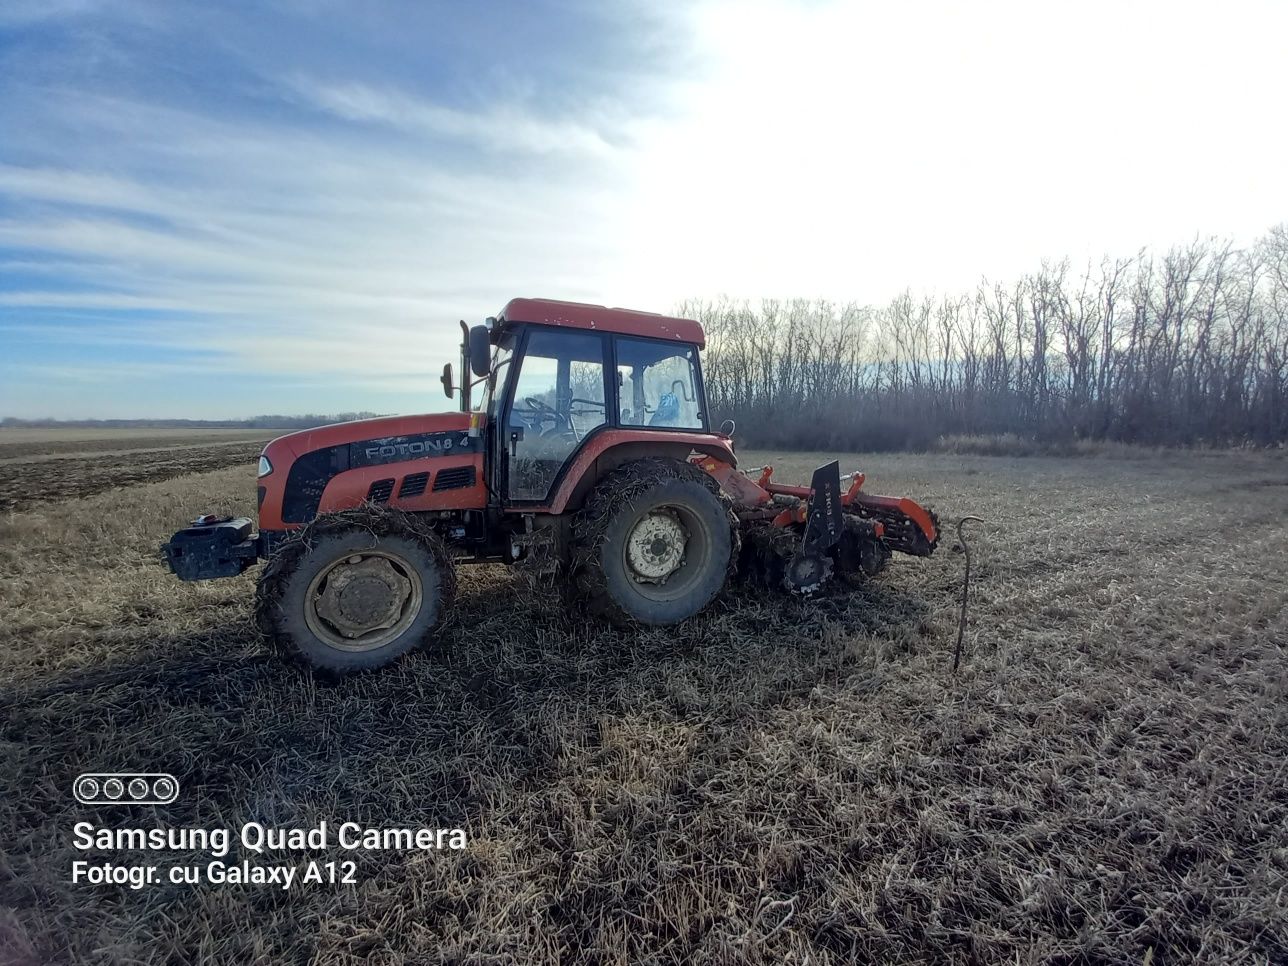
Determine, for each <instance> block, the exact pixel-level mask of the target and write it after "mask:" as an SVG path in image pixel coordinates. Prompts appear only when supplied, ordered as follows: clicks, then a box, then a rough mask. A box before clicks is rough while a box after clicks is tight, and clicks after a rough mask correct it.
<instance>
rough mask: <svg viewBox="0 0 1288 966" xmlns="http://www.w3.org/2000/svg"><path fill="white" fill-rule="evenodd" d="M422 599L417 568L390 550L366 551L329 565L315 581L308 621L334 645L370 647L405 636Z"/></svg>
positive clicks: (306, 605)
mask: <svg viewBox="0 0 1288 966" xmlns="http://www.w3.org/2000/svg"><path fill="white" fill-rule="evenodd" d="M423 602H424V589H423V586H422V584H421V579H420V574H419V573H417V571H416V568H415V567H413V566H412V565H411V564H410V563H408V562H407V561H406V560H405V559H404V558H403V557H400V556H399V555H398V554H395V553H390V552H389V551H386V550H361V551H356V552H354V553H348V554H345V555H344V556H343V557H340V558H339V559H337V560H335V561H332V562H331V563H329V564H327V566H325V567H323V568H322V570H320V571H319V572H318V574H317V576H315V577H314V578H313V580H312V581H310V583H309V588H308V592H307V593H306V594H305V596H304V621H305V623H306V624H307V625H308V627H309V630H311V631H312V632H313V633H314V634H316V635H317V636H318V638H320V639H321V640H322V641H324V642H326V643H327V644H328V645H330V646H331V647H334V648H337V649H339V650H342V651H371V650H375V649H376V648H379V647H384V646H385V645H386V644H389V643H392V642H393V641H395V640H397V639H398V638H399V637H401V636H402V635H403V633H404V632H406V630H407V628H409V627H410V626H411V625H412V623H413V622H415V620H416V618H417V616H419V614H420V609H421V606H422V605H423Z"/></svg>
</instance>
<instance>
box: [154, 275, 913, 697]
mask: <svg viewBox="0 0 1288 966" xmlns="http://www.w3.org/2000/svg"><path fill="white" fill-rule="evenodd" d="M461 328H462V329H463V330H464V331H465V339H464V341H463V343H462V346H461V365H462V368H463V369H464V370H465V371H466V372H472V373H473V374H474V376H475V377H476V380H475V381H474V382H471V380H470V379H469V378H468V376H467V377H466V378H464V379H463V380H462V385H461V386H459V387H454V386H453V378H452V367H451V366H450V365H448V366H445V367H444V370H443V386H444V389H445V390H446V392H447V394H448V396H449V397H451V396H452V395H454V394H455V395H457V396H458V398H459V401H460V412H458V413H442V414H436V415H428V416H391V417H384V418H380V419H367V420H360V421H357V422H350V423H340V424H337V425H333V426H323V427H321V428H319V429H311V430H306V431H304V432H299V433H292V434H290V435H289V436H283V437H281V438H279V439H275V440H273V441H272V442H271V443H269V444H268V446H266V447H265V449H264V452H263V455H262V456H260V459H259V487H258V495H259V521H258V522H259V530H258V533H255V534H252V532H251V530H252V522H251V521H250V520H249V519H247V518H244V517H243V518H238V519H215V518H213V517H209V516H207V517H200V518H198V519H197V520H196V521H195V523H194V525H193V526H191V527H189V528H187V529H185V530H181V531H179V532H178V533H176V534H175V535H174V536H173V537H172V538H171V540H170V541H169V543H167V544H166V545H165V555H166V559H167V560H168V562H169V565H170V568H171V569H172V570H173V571H174V573H175V574H176V575H177V576H178V577H180V578H181V579H183V580H204V579H209V578H212V577H224V576H232V575H235V574H239V573H241V572H242V571H243V570H245V569H246V568H247V567H249V566H251V565H252V564H253V563H254V562H255V561H257V560H260V559H262V560H265V561H267V564H266V566H265V567H264V569H263V572H262V574H261V576H260V580H259V589H258V592H257V595H256V598H257V615H258V618H259V621H260V624H261V626H262V627H263V628H264V629H265V631H266V632H267V633H268V634H269V636H270V637H271V638H272V639H274V640H275V641H277V642H278V643H279V644H280V645H281V646H282V647H283V648H284V649H285V650H286V651H287V652H288V653H290V654H293V655H294V656H296V657H298V658H299V659H301V660H303V661H304V662H305V663H306V664H308V665H310V666H312V667H315V668H319V669H324V670H327V671H332V672H348V671H358V670H364V669H368V668H374V667H378V666H381V665H384V664H387V663H389V662H390V661H392V660H394V659H395V658H397V657H399V656H400V655H402V654H404V653H406V652H407V651H408V650H410V649H411V648H413V647H415V646H416V645H417V644H420V643H421V642H423V641H425V640H426V638H427V637H428V636H429V635H430V633H431V632H432V631H433V629H434V627H435V625H436V624H437V623H438V622H439V621H440V620H441V619H442V617H443V615H444V613H445V612H446V610H447V608H448V607H449V606H450V605H451V602H452V597H453V592H454V589H455V577H454V567H455V566H456V565H457V564H459V563H463V562H480V563H509V564H515V565H517V566H518V567H520V568H523V569H525V570H527V571H528V572H529V573H531V574H534V575H536V576H537V577H538V578H541V579H542V580H544V581H546V582H548V584H549V586H551V587H554V586H562V587H564V588H566V589H569V590H571V591H572V592H573V593H574V594H575V595H576V596H577V597H579V598H581V599H583V600H585V601H586V602H587V603H588V604H589V605H590V607H591V608H592V609H593V610H595V611H598V612H600V613H602V614H604V615H606V616H607V617H609V618H610V619H612V620H615V621H619V622H625V623H629V622H638V623H641V624H655V625H657V624H674V623H676V622H677V621H682V620H684V619H685V618H687V617H692V616H693V615H694V614H696V613H698V612H699V611H700V610H702V609H703V608H704V607H706V606H707V604H709V603H710V602H711V600H712V598H714V597H715V596H716V595H717V594H718V593H720V591H721V589H722V588H723V587H724V585H725V582H726V580H727V579H728V577H729V576H730V575H731V574H735V573H737V574H738V575H740V576H741V577H743V578H745V579H748V580H751V581H755V582H758V583H760V584H762V585H764V586H768V587H772V588H775V589H782V590H786V591H789V592H793V593H798V594H811V593H813V592H815V591H816V590H818V589H819V588H820V587H821V586H822V585H823V584H824V583H825V582H826V581H827V580H828V579H829V578H830V577H831V575H832V574H833V573H835V572H840V573H843V574H845V573H863V574H869V575H871V574H875V573H877V572H878V571H879V570H881V568H882V567H883V566H884V565H885V563H886V561H887V560H888V559H889V556H890V552H891V551H892V550H898V551H901V552H903V553H909V554H914V555H917V556H928V555H929V554H930V553H931V552H933V550H934V549H935V545H936V543H937V542H938V536H939V533H938V521H937V520H936V518H935V516H934V514H932V513H930V512H928V511H926V510H924V509H922V508H921V507H920V506H918V505H917V504H916V503H914V502H912V501H911V500H907V499H897V498H892V497H881V496H869V495H867V494H865V493H863V492H862V489H861V487H862V485H863V479H864V478H863V475H862V474H857V473H856V474H851V475H849V476H848V477H842V476H841V475H840V470H839V467H838V465H837V464H836V463H835V462H832V463H829V464H827V465H826V466H823V467H820V468H819V469H818V470H817V471H816V472H815V473H814V478H813V480H812V481H811V484H810V486H808V487H805V486H784V485H780V484H777V483H774V482H773V481H772V479H771V476H772V472H773V471H772V468H771V467H763V468H757V469H755V470H747V471H742V470H740V469H739V467H738V458H737V456H736V455H735V454H734V448H733V441H732V435H733V424H732V422H726V423H725V424H724V425H723V426H721V427H720V429H719V430H715V429H713V428H712V427H711V424H710V414H709V413H708V411H707V404H706V395H705V392H704V390H703V385H702V366H701V363H700V360H699V356H698V350H699V349H701V348H703V347H704V345H705V337H704V335H703V331H702V326H701V325H699V324H698V323H697V322H694V321H691V320H689V319H678V318H669V317H666V316H662V315H653V314H651V313H645V312H632V311H627V310H624V309H608V308H604V307H603V306H599V305H582V304H578V303H573V302H559V301H552V300H545V299H514V300H513V301H511V302H510V303H509V304H508V305H506V307H505V308H504V309H503V310H502V312H501V314H500V315H499V316H497V317H496V318H495V319H488V320H487V323H486V324H484V325H476V326H474V327H472V328H467V327H466V326H465V323H463V322H462V323H461ZM480 384H481V386H482V400H481V404H480V405H479V407H478V408H477V409H475V408H474V407H473V405H472V403H471V395H472V389H473V388H474V387H476V386H479V385H480Z"/></svg>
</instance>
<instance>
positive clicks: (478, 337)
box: [470, 325, 492, 376]
mask: <svg viewBox="0 0 1288 966" xmlns="http://www.w3.org/2000/svg"><path fill="white" fill-rule="evenodd" d="M491 368H492V340H491V339H490V338H489V337H488V331H487V326H486V325H475V326H471V327H470V370H471V371H472V372H473V373H474V375H476V376H486V375H487V374H488V372H490V371H491Z"/></svg>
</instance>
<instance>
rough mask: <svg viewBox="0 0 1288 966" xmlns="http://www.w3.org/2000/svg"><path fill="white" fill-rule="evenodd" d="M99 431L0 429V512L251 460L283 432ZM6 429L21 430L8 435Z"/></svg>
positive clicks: (9, 431)
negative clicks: (88, 434) (95, 434)
mask: <svg viewBox="0 0 1288 966" xmlns="http://www.w3.org/2000/svg"><path fill="white" fill-rule="evenodd" d="M86 432H88V431H86ZM102 432H103V438H88V439H86V438H83V437H84V435H85V432H77V431H75V430H61V431H50V432H44V433H36V432H33V431H27V432H25V433H24V432H23V431H21V430H4V431H0V512H2V511H4V510H17V509H23V508H25V507H30V506H34V505H36V504H41V503H55V502H59V501H62V500H67V499H70V498H73V497H81V496H89V495H91V494H94V493H102V492H103V491H104V490H111V489H116V488H120V487H129V486H136V485H138V484H140V483H151V482H154V481H156V480H168V479H172V478H174V477H177V476H184V475H186V474H189V473H202V472H205V471H207V470H213V469H217V468H220V467H225V466H230V465H234V464H238V463H240V464H242V465H247V466H249V465H251V464H253V463H254V462H255V458H256V457H257V456H258V455H259V451H260V450H261V449H263V447H264V443H266V442H267V441H268V440H270V439H272V438H273V437H274V436H279V435H281V432H280V431H275V430H271V429H270V430H263V429H257V430H206V431H204V432H202V431H196V432H194V433H191V434H187V435H184V436H173V435H167V436H157V435H155V434H156V432H157V431H156V430H150V431H146V432H138V431H130V430H116V431H112V430H105V431H102ZM148 433H151V434H152V435H148ZM10 434H16V435H18V437H19V438H18V439H16V440H9V435H10ZM68 437H70V438H68Z"/></svg>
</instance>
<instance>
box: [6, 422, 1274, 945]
mask: <svg viewBox="0 0 1288 966" xmlns="http://www.w3.org/2000/svg"><path fill="white" fill-rule="evenodd" d="M132 445H137V446H140V448H146V447H143V446H142V445H141V444H139V443H137V442H134V443H132ZM113 448H119V447H113ZM243 448H245V451H243ZM254 448H255V447H253V446H250V445H249V444H248V443H239V444H237V445H228V446H219V447H212V448H211V449H209V450H206V451H204V453H205V455H204V456H202V457H200V458H198V457H197V456H195V455H194V454H195V453H198V452H203V451H199V450H185V451H183V452H182V454H180V455H176V456H174V457H173V458H172V459H170V460H159V461H156V462H153V461H152V460H151V458H150V456H148V455H147V454H144V455H143V456H142V457H140V459H139V461H138V463H139V464H141V465H142V467H144V468H142V469H140V470H139V471H138V472H137V473H136V474H135V475H133V476H130V477H128V478H127V476H125V475H124V473H121V474H117V473H116V471H115V470H112V471H111V472H110V473H105V472H104V471H103V470H102V469H101V468H99V469H96V470H94V471H92V472H91V471H89V470H86V471H85V472H84V473H83V474H82V475H81V476H79V477H77V478H78V479H80V480H82V481H84V482H82V484H81V485H80V487H79V488H78V487H71V486H69V487H65V488H62V489H60V490H58V492H57V494H56V495H55V496H54V497H49V498H44V497H42V498H41V499H40V500H32V501H29V502H23V499H25V498H22V499H20V498H18V497H15V496H14V493H15V492H19V493H25V492H29V491H34V490H36V489H39V487H40V485H41V481H42V480H45V481H47V480H48V477H47V476H46V474H47V472H53V471H52V470H51V469H50V466H51V464H50V463H49V462H44V463H35V464H33V466H32V469H31V471H30V474H29V475H24V474H21V473H15V475H11V476H5V477H4V483H3V484H2V485H0V492H2V493H3V494H4V495H5V496H6V497H7V498H8V499H9V500H11V501H12V502H11V504H10V505H11V506H12V505H14V504H15V503H16V504H17V505H18V506H21V507H22V509H18V510H10V511H9V512H7V513H0V606H2V607H3V612H4V614H5V618H6V619H5V620H4V622H3V624H0V662H2V664H0V675H2V677H0V681H3V689H2V691H0V729H2V731H0V754H2V755H3V762H4V768H3V772H2V773H0V775H2V777H3V786H2V787H0V793H2V794H0V826H2V827H3V828H4V829H5V830H6V838H5V845H4V847H3V849H2V850H0V961H10V962H23V963H38V962H50V961H54V962H61V961H74V962H87V963H88V962H94V963H98V962H147V963H153V962H193V961H200V960H204V959H217V960H219V961H225V962H238V963H270V962H283V961H289V962H311V963H325V964H330V963H350V962H352V963H357V962H373V963H401V962H407V961H414V962H429V963H433V962H444V963H446V962H453V963H455V962H470V963H539V962H560V961H563V962H569V961H587V962H597V963H623V964H624V963H630V962H650V961H652V962H710V963H737V962H756V963H796V964H805V963H811V964H842V963H851V962H863V961H879V962H919V963H938V962H961V963H969V962H1002V961H1005V962H1011V963H1016V962H1018V963H1030V962H1034V963H1036V962H1047V963H1124V964H1125V963H1142V962H1152V963H1155V964H1160V963H1188V962H1193V961H1203V962H1284V961H1288V703H1286V700H1285V699H1286V697H1288V663H1286V661H1285V656H1286V655H1285V642H1288V609H1286V608H1285V604H1286V603H1288V535H1286V533H1285V526H1284V525H1285V520H1286V519H1288V461H1285V460H1284V459H1282V458H1275V457H1269V456H1252V455H1229V454H1227V455H1225V456H1222V457H1219V458H1217V457H1207V458H1195V457H1189V456H1179V455H1178V456H1163V457H1157V456H1155V457H1149V458H1143V459H1139V460H1133V459H1114V460H1103V459H1096V458H1083V459H1063V460H1062V459H1052V458H1045V457H1033V458H1025V459H1007V458H998V457H983V456H962V455H944V454H940V455H932V456H917V455H897V456H892V455H880V456H856V457H843V458H842V461H843V466H844V467H845V468H847V469H848V468H851V467H857V468H862V469H864V470H865V471H866V472H867V473H868V489H870V490H872V491H874V492H884V493H894V494H901V495H911V496H914V497H916V498H918V499H922V500H924V501H925V502H927V503H929V504H931V505H932V506H934V507H935V508H936V509H937V510H938V511H939V513H940V515H941V516H942V517H943V518H944V519H945V520H948V519H954V518H956V517H959V516H961V515H962V514H966V513H973V514H977V515H979V516H981V517H983V518H984V519H985V520H986V521H987V522H986V523H985V524H984V525H983V526H982V527H979V528H978V529H977V530H976V531H975V532H976V533H977V534H978V536H977V537H976V538H975V539H974V540H973V541H972V547H973V549H974V552H975V555H976V556H975V560H976V564H975V578H976V579H975V582H974V587H973V604H972V615H973V616H972V621H971V624H970V627H969V629H968V631H967V635H966V654H965V659H964V661H963V664H962V668H961V671H960V672H959V673H958V674H956V675H954V674H953V673H952V672H951V669H950V663H951V651H952V646H953V641H954V636H955V633H956V627H957V602H956V595H957V593H958V589H959V586H960V579H961V572H962V563H963V561H962V557H961V555H960V554H956V553H953V552H952V543H953V541H952V540H951V539H948V540H945V545H944V546H943V547H942V549H941V551H940V552H939V553H937V554H936V555H935V556H934V557H933V558H931V559H929V560H915V559H910V558H897V559H896V560H895V561H894V562H893V564H892V565H891V566H890V568H889V569H888V570H887V571H886V572H885V573H884V574H882V575H881V576H880V577H879V578H877V579H876V580H874V581H870V582H868V583H866V584H864V585H862V586H861V587H859V588H858V589H856V590H855V591H853V592H852V593H849V594H841V593H832V594H829V595H827V596H825V597H824V598H823V599H821V600H816V601H813V602H799V601H795V600H789V599H784V598H779V597H773V598H764V597H760V596H756V595H752V594H749V593H747V592H745V591H739V590H733V591H730V592H729V593H727V594H726V595H725V596H724V597H723V598H721V599H720V600H718V601H717V603H716V604H715V605H714V606H713V607H711V608H710V609H709V611H708V612H706V613H704V614H703V615H700V616H699V617H697V618H695V619H693V620H691V621H688V622H687V623H685V624H683V625H681V626H679V627H674V628H667V629H652V630H643V631H639V632H623V631H619V630H614V629H612V628H609V627H606V626H603V625H601V624H598V623H578V622H576V621H573V620H570V619H569V618H567V617H566V616H563V615H562V614H561V613H560V612H558V611H555V610H552V609H548V608H547V609H541V610H538V611H535V612H534V611H532V610H530V609H528V608H527V607H526V606H525V605H524V603H523V601H522V600H521V599H520V596H519V594H520V591H519V585H518V584H517V583H516V581H515V580H514V579H513V578H512V576H511V575H510V574H508V573H507V572H506V571H505V570H503V569H500V568H492V567H485V568H473V569H470V568H466V569H463V570H462V572H461V596H460V600H459V602H458V607H457V609H456V612H455V615H454V618H453V620H452V621H451V623H450V624H449V625H448V626H447V627H446V628H445V629H444V631H443V633H442V634H441V635H440V636H439V638H438V639H437V640H436V641H435V642H434V644H433V645H432V646H431V647H429V648H428V649H426V650H425V651H424V652H421V653H417V654H414V655H412V656H410V657H409V658H408V659H407V660H404V661H403V662H402V663H400V664H399V665H398V666H396V667H394V668H392V669H390V670H386V671H383V672H380V673H376V674H371V675H366V676H362V677H358V678H352V679H348V680H345V681H343V682H341V683H338V684H334V683H331V684H328V683H324V682H321V681H318V680H314V679H312V678H310V677H308V676H306V675H304V674H303V673H301V672H299V671H297V670H296V669H294V668H293V667H290V666H286V665H283V664H282V663H280V662H279V661H278V659H277V658H275V657H271V656H268V655H266V654H265V653H264V651H263V649H262V646H261V643H260V641H259V638H258V636H257V634H256V632H255V631H254V629H253V627H252V625H251V623H250V620H249V611H250V598H251V593H252V589H253V576H252V575H250V574H248V575H245V576H243V577H241V578H237V579H234V580H223V581H213V582H209V583H203V584H195V585H184V584H180V583H178V582H177V581H175V580H174V579H173V578H172V577H170V576H169V575H168V573H167V572H166V571H165V570H164V569H163V568H162V566H161V565H160V564H159V562H158V561H157V557H156V547H157V545H158V544H159V543H160V542H161V541H162V540H164V539H165V538H166V537H167V536H168V535H169V533H170V532H171V531H172V530H174V529H175V528H177V527H179V526H181V525H183V524H184V522H185V521H186V520H188V519H189V518H191V517H192V516H193V515H194V514H195V513H196V512H199V511H205V510H213V511H230V512H231V511H237V512H242V513H249V512H250V511H251V509H252V505H253V491H254V481H253V469H252V468H251V461H252V460H253V453H252V452H251V451H252V450H253V449H254ZM33 455H37V454H33ZM113 459H114V460H115V459H116V457H113ZM208 460H209V461H208ZM743 460H744V462H745V463H746V464H747V465H758V464H760V463H762V462H766V461H772V462H774V464H775V465H776V466H777V467H778V476H779V478H780V479H784V480H785V479H790V478H793V477H794V478H799V479H801V480H806V479H808V473H809V470H811V469H812V468H813V467H814V466H815V465H817V464H818V463H820V462H822V461H823V460H824V457H823V456H821V455H808V454H806V455H794V456H790V457H782V456H781V455H779V454H755V453H748V454H744V455H743ZM221 461H222V462H221ZM57 462H58V465H59V467H60V472H64V473H65V472H67V471H65V470H63V469H61V468H62V467H63V464H64V463H65V462H67V463H69V465H70V463H71V462H75V461H74V460H73V461H64V460H59V461H57ZM127 462H128V461H123V462H122V463H121V465H122V467H124V466H125V465H126V463H127ZM225 464H227V465H226V467H225V468H222V469H214V467H215V466H217V465H225ZM111 465H113V466H115V465H116V464H115V463H113V464H111ZM185 468H186V469H188V470H193V471H197V472H184V469H185ZM4 472H5V473H10V472H13V471H12V467H11V466H5V467H4ZM77 472H80V471H79V470H78V471H77ZM154 474H155V475H154ZM104 481H109V482H107V483H106V485H108V486H113V487H118V486H119V487H122V488H119V489H111V490H108V491H102V490H103V487H101V486H98V485H97V484H98V483H99V482H104ZM126 483H129V484H130V485H128V486H125V485H124V484H126ZM96 490H97V491H102V492H96ZM44 492H46V493H48V487H47V486H46V487H45V491H44ZM129 770H156V771H168V772H172V773H173V774H175V775H176V776H177V777H178V779H179V781H180V784H181V788H182V791H181V794H180V796H179V798H178V800H177V801H175V802H174V803H173V804H171V805H168V806H158V807H148V806H136V807H133V808H127V807H124V806H122V807H119V808H114V807H109V808H99V809H90V808H87V807H85V806H81V805H78V804H77V803H76V802H75V801H74V799H73V798H72V795H71V785H72V781H73V779H74V777H75V776H76V775H77V774H79V773H80V772H83V771H129ZM322 819H325V820H327V821H328V822H329V823H332V824H333V825H334V824H338V823H339V822H342V821H347V820H351V821H356V822H360V823H362V824H364V825H370V826H377V827H382V826H396V827H405V826H412V827H416V826H426V827H429V828H437V827H449V828H450V827H456V826H459V827H461V828H464V829H465V830H466V831H467V833H468V840H469V842H468V847H467V848H466V849H464V850H462V851H442V852H430V851H412V852H403V851H367V852H350V851H345V850H342V849H339V848H332V849H330V850H329V851H327V852H323V853H319V854H317V855H316V856H314V857H315V858H319V859H322V860H327V859H330V860H337V861H340V860H356V862H357V879H358V884H356V885H301V884H296V885H295V886H294V887H293V888H292V889H291V890H289V891H286V890H282V889H280V888H276V887H274V886H251V885H226V886H213V885H209V884H207V885H200V886H192V885H171V884H168V883H167V884H158V885H155V886H152V887H146V888H143V889H140V890H132V889H130V888H128V887H126V886H123V885H87V884H84V883H80V884H72V883H71V881H70V873H71V868H72V863H73V861H75V860H78V859H92V860H94V861H95V862H96V863H97V862H101V861H114V862H118V863H121V862H127V861H136V862H146V863H153V864H157V865H160V866H162V867H168V866H171V865H175V864H191V865H203V864H204V863H205V862H206V861H209V858H210V857H209V855H206V854H204V853H197V852H192V853H179V854H176V853H172V852H167V853H155V852H153V853H93V852H86V851H83V850H79V849H77V848H76V847H75V845H74V840H73V835H72V830H73V825H74V824H75V823H76V822H79V821H86V820H90V821H94V822H95V823H97V824H99V825H111V826H131V827H142V828H150V827H154V826H163V827H185V828H196V827H204V828H217V827H223V828H232V829H234V830H236V829H237V828H239V827H240V826H241V825H242V823H245V822H249V821H257V822H262V823H264V824H266V825H273V826H302V827H308V826H312V825H316V824H317V822H318V821H319V820H322ZM242 858H256V857H255V856H253V855H250V854H249V853H246V852H245V851H244V850H239V849H236V848H235V849H234V852H233V854H232V855H231V856H230V857H229V859H228V861H230V862H237V861H240V859H242ZM271 858H272V856H267V857H262V858H257V861H261V862H262V861H266V860H268V859H271ZM276 861H280V862H283V863H286V864H291V865H298V864H300V863H301V862H302V861H303V857H302V856H301V854H300V853H291V854H289V855H287V854H281V855H278V856H277V857H276Z"/></svg>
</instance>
